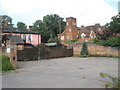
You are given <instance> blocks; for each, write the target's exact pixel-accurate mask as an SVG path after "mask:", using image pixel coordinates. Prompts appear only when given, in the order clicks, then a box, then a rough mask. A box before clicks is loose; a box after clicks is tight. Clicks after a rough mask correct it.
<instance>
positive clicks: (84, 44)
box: [80, 42, 88, 55]
mask: <svg viewBox="0 0 120 90" xmlns="http://www.w3.org/2000/svg"><path fill="white" fill-rule="evenodd" d="M80 54H81V55H88V48H87V44H86V42H84V43H83V45H82V50H81V52H80Z"/></svg>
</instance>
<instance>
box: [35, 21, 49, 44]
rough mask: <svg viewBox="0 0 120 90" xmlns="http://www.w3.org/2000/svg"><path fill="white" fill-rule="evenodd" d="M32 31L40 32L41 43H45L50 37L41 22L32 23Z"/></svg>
mask: <svg viewBox="0 0 120 90" xmlns="http://www.w3.org/2000/svg"><path fill="white" fill-rule="evenodd" d="M33 31H38V32H40V34H41V36H42V42H43V43H45V42H47V40H48V39H49V37H50V34H49V33H50V32H49V31H48V28H47V27H46V24H45V23H44V22H43V21H42V20H37V21H36V22H35V23H33Z"/></svg>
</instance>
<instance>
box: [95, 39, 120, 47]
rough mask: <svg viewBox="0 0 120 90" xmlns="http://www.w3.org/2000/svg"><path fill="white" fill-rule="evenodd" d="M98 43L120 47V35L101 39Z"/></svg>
mask: <svg viewBox="0 0 120 90" xmlns="http://www.w3.org/2000/svg"><path fill="white" fill-rule="evenodd" d="M97 44H99V45H102V46H111V47H119V46H120V37H112V38H109V39H107V40H103V41H99V42H97Z"/></svg>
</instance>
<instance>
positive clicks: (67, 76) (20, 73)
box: [2, 57, 118, 88]
mask: <svg viewBox="0 0 120 90" xmlns="http://www.w3.org/2000/svg"><path fill="white" fill-rule="evenodd" d="M18 66H19V68H18V69H17V70H15V71H10V72H5V73H3V75H2V87H3V88H104V87H105V85H104V84H105V83H106V82H107V81H110V80H109V79H108V78H102V77H100V72H103V73H109V74H110V75H112V76H116V77H117V76H118V59H117V58H104V57H100V58H98V57H97V58H96V57H90V58H75V57H69V58H59V59H58V58H57V59H50V60H42V61H27V62H26V61H22V62H18Z"/></svg>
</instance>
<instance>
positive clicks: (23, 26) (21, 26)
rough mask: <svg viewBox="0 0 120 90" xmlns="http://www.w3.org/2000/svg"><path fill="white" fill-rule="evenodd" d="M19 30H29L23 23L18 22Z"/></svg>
mask: <svg viewBox="0 0 120 90" xmlns="http://www.w3.org/2000/svg"><path fill="white" fill-rule="evenodd" d="M17 28H19V29H27V25H26V24H25V23H23V22H18V23H17Z"/></svg>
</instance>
